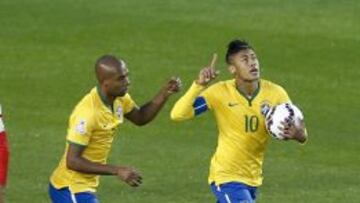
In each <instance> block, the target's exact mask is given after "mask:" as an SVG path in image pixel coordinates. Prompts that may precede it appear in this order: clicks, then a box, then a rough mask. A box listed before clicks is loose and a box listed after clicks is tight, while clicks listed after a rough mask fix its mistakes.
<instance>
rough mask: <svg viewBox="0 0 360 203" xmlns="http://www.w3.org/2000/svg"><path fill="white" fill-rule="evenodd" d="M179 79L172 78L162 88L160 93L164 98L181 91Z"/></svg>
mask: <svg viewBox="0 0 360 203" xmlns="http://www.w3.org/2000/svg"><path fill="white" fill-rule="evenodd" d="M181 86H182V84H181V79H180V78H179V77H172V78H171V79H170V80H169V81H168V82H167V83H166V84H165V86H164V87H163V88H162V93H163V95H164V96H165V97H168V96H170V95H172V94H174V93H176V92H179V91H180V89H181Z"/></svg>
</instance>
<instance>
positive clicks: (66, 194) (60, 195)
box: [49, 184, 74, 203]
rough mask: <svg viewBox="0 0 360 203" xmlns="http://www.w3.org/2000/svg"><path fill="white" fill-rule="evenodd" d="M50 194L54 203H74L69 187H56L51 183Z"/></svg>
mask: <svg viewBox="0 0 360 203" xmlns="http://www.w3.org/2000/svg"><path fill="white" fill-rule="evenodd" d="M49 196H50V199H51V202H52V203H73V202H74V197H73V196H72V194H71V192H70V190H69V188H62V189H56V188H55V187H54V186H52V185H51V184H49Z"/></svg>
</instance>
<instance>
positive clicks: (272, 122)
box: [265, 103, 304, 140]
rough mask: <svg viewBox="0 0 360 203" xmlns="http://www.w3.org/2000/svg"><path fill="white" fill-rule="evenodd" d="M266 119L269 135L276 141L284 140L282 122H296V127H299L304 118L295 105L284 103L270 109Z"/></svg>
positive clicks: (266, 113)
mask: <svg viewBox="0 0 360 203" xmlns="http://www.w3.org/2000/svg"><path fill="white" fill-rule="evenodd" d="M265 118H266V119H265V125H266V129H267V131H268V133H269V134H270V135H271V136H272V137H274V138H276V139H279V140H283V139H284V137H283V136H282V130H280V129H279V127H282V126H283V125H282V124H281V122H286V121H294V124H295V126H299V125H300V121H301V120H303V119H304V116H303V113H302V112H301V111H300V109H299V108H298V107H297V106H295V105H294V104H291V103H282V104H279V105H276V106H273V107H271V108H270V109H268V111H267V112H265Z"/></svg>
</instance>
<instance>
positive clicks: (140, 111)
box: [125, 77, 181, 125]
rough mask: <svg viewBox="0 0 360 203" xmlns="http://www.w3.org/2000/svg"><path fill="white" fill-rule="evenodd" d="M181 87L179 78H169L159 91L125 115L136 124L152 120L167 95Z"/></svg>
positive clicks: (143, 123)
mask: <svg viewBox="0 0 360 203" xmlns="http://www.w3.org/2000/svg"><path fill="white" fill-rule="evenodd" d="M180 87H181V80H180V79H179V78H176V77H173V78H171V79H170V80H169V81H168V82H167V83H166V84H165V86H164V87H163V88H162V89H161V90H160V91H159V93H158V94H157V95H156V96H155V97H154V98H153V99H152V100H151V101H149V102H147V103H146V104H144V105H142V106H141V107H140V108H134V109H133V110H132V111H130V112H129V113H127V114H125V117H126V118H127V119H128V120H130V121H131V122H133V123H134V124H136V125H145V124H147V123H149V122H150V121H152V120H153V119H154V118H155V117H156V115H157V114H158V113H159V111H160V110H161V108H162V107H163V106H164V104H165V103H166V101H167V99H168V97H169V96H170V95H172V94H174V93H175V92H178V91H179V89H180Z"/></svg>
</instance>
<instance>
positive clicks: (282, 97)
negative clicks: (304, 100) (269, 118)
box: [277, 86, 291, 104]
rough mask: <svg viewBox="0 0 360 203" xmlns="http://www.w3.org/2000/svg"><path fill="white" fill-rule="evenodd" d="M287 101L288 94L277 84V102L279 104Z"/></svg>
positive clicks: (288, 99) (288, 100)
mask: <svg viewBox="0 0 360 203" xmlns="http://www.w3.org/2000/svg"><path fill="white" fill-rule="evenodd" d="M287 102H291V100H290V98H289V95H288V94H287V92H286V91H285V89H284V88H282V87H281V86H277V103H278V104H281V103H287Z"/></svg>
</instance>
